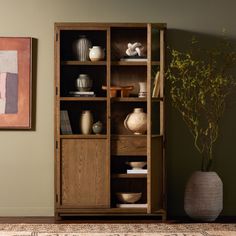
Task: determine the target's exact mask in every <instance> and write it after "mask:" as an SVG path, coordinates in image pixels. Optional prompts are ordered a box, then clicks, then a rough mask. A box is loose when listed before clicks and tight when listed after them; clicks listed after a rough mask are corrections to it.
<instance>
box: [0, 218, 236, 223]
mask: <svg viewBox="0 0 236 236" xmlns="http://www.w3.org/2000/svg"><path fill="white" fill-rule="evenodd" d="M20 223H25V224H55V223H56V224H65V223H78V224H84V223H98V224H99V223H100V224H104V223H115V224H120V223H127V224H132V223H145V224H146V223H147V224H153V223H163V222H162V221H161V220H160V219H156V218H146V217H145V218H144V217H132V218H130V217H125V218H124V217H109V216H108V217H101V218H99V219H98V217H94V218H93V217H83V218H67V219H63V220H61V221H56V220H55V218H54V217H0V224H20ZM165 223H168V224H172V223H177V224H181V223H196V222H194V221H191V220H189V219H187V218H178V219H173V220H168V221H166V222H165ZM215 223H236V217H221V218H219V219H218V220H217V221H216V222H215Z"/></svg>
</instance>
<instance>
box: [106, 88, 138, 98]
mask: <svg viewBox="0 0 236 236" xmlns="http://www.w3.org/2000/svg"><path fill="white" fill-rule="evenodd" d="M102 89H103V90H107V86H102ZM133 89H134V86H111V87H110V97H117V92H118V91H119V92H120V96H121V97H122V98H123V97H129V93H130V91H132V90H133Z"/></svg>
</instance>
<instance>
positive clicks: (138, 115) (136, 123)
mask: <svg viewBox="0 0 236 236" xmlns="http://www.w3.org/2000/svg"><path fill="white" fill-rule="evenodd" d="M124 126H125V128H126V129H128V130H130V131H131V132H133V133H134V134H137V135H140V134H145V133H146V131H147V114H146V113H145V112H143V108H134V111H133V113H130V114H128V115H127V117H126V119H125V120H124Z"/></svg>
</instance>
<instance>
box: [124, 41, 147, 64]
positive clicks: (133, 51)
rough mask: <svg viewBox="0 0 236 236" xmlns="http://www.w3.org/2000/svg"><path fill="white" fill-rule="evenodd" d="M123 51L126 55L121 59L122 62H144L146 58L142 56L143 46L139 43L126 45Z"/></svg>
mask: <svg viewBox="0 0 236 236" xmlns="http://www.w3.org/2000/svg"><path fill="white" fill-rule="evenodd" d="M127 47H128V48H127V49H126V51H125V53H126V55H125V56H123V57H122V58H121V60H122V61H146V60H147V58H146V56H145V55H144V54H143V51H144V46H143V45H142V44H141V43H139V42H135V43H128V45H127Z"/></svg>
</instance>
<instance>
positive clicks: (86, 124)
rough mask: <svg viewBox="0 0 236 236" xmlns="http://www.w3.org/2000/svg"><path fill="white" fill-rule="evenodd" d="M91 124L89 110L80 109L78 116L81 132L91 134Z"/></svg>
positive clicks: (91, 119)
mask: <svg viewBox="0 0 236 236" xmlns="http://www.w3.org/2000/svg"><path fill="white" fill-rule="evenodd" d="M92 125H93V115H92V113H91V111H89V110H85V111H82V114H81V118H80V130H81V133H82V134H91V133H92Z"/></svg>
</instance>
